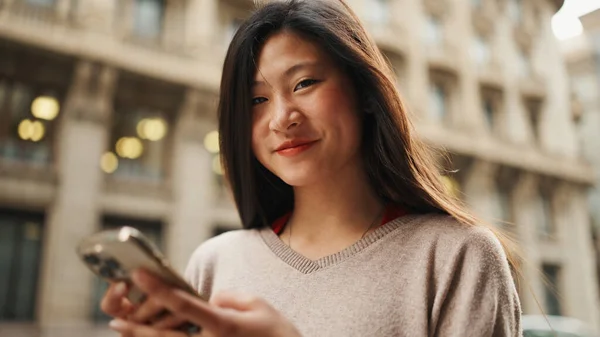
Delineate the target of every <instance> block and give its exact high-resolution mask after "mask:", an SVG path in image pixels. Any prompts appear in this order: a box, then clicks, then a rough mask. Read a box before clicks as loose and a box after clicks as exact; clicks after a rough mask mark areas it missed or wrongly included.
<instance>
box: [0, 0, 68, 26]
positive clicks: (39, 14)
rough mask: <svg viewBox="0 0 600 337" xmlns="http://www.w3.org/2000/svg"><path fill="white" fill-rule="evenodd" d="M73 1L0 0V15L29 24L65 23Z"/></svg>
mask: <svg viewBox="0 0 600 337" xmlns="http://www.w3.org/2000/svg"><path fill="white" fill-rule="evenodd" d="M73 4H74V1H65V0H54V1H32V0H29V1H28V0H0V17H2V16H10V17H11V18H13V19H17V20H19V21H23V22H24V23H25V24H29V25H54V24H57V23H59V24H66V23H68V22H69V21H70V19H71V18H72V15H73V13H72V10H71V9H72V5H73Z"/></svg>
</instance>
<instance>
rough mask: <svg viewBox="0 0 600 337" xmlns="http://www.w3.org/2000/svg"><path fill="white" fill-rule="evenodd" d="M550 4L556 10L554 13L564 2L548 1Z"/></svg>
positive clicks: (563, 0) (562, 0)
mask: <svg viewBox="0 0 600 337" xmlns="http://www.w3.org/2000/svg"><path fill="white" fill-rule="evenodd" d="M550 3H551V4H552V5H553V6H554V8H556V12H558V11H559V10H560V9H561V8H562V6H563V5H564V4H565V0H550Z"/></svg>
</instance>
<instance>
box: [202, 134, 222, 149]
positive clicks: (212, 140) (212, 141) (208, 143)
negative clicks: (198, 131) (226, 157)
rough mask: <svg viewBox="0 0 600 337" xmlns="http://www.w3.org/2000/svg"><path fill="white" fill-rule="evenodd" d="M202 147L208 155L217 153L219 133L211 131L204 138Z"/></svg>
mask: <svg viewBox="0 0 600 337" xmlns="http://www.w3.org/2000/svg"><path fill="white" fill-rule="evenodd" d="M204 147H205V148H206V150H207V151H208V152H210V153H219V151H220V149H219V131H216V130H215V131H211V132H209V133H207V134H206V136H205V137H204Z"/></svg>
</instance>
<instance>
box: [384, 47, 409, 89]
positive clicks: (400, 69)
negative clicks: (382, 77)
mask: <svg viewBox="0 0 600 337" xmlns="http://www.w3.org/2000/svg"><path fill="white" fill-rule="evenodd" d="M382 52H383V54H384V56H385V57H386V58H387V59H388V62H389V63H390V65H391V67H392V70H393V71H394V74H395V75H396V83H397V84H398V86H402V84H403V83H405V81H406V78H405V77H406V75H405V72H406V66H405V61H404V58H403V57H402V56H401V55H399V54H398V53H396V52H390V51H385V50H382Z"/></svg>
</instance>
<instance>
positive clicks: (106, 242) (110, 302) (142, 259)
mask: <svg viewBox="0 0 600 337" xmlns="http://www.w3.org/2000/svg"><path fill="white" fill-rule="evenodd" d="M77 254H78V255H79V257H80V258H81V260H82V261H83V262H84V263H85V264H86V266H87V267H88V268H89V269H90V270H91V271H92V272H94V273H95V274H96V275H98V276H99V277H101V278H103V279H105V280H106V281H108V282H110V283H111V287H110V288H109V290H108V291H107V293H106V295H105V298H104V300H103V305H102V309H103V310H104V311H106V312H107V313H108V314H111V315H113V316H114V317H122V314H125V313H131V315H130V316H129V317H131V318H132V319H134V320H136V321H138V322H140V321H143V322H144V323H151V322H145V321H147V320H149V319H148V318H149V317H152V319H151V321H154V322H156V321H158V324H161V323H162V324H163V325H165V324H167V323H168V322H169V319H168V318H169V317H166V318H165V316H167V315H166V314H167V313H166V312H164V311H163V312H155V311H156V310H160V308H157V307H156V305H153V303H145V298H146V295H145V294H144V293H143V292H142V291H140V290H139V289H138V288H137V287H136V286H135V285H134V283H133V281H132V279H131V276H132V273H133V272H134V271H135V270H138V269H143V270H145V271H147V272H149V273H151V274H152V275H154V276H156V277H157V278H159V279H160V280H161V281H162V282H164V283H166V284H169V285H171V286H173V287H175V288H177V289H180V290H183V291H184V292H186V293H188V294H191V295H193V296H195V297H197V298H199V299H202V298H201V296H199V295H198V293H197V292H196V291H195V290H194V288H193V287H192V286H190V285H189V284H188V283H187V282H186V281H185V280H184V279H183V278H182V277H181V276H179V274H178V273H177V272H176V271H175V270H174V269H173V268H172V267H171V265H170V264H169V263H168V261H167V260H166V258H165V257H164V256H163V254H162V253H161V252H160V251H159V250H158V248H156V246H155V245H154V244H152V242H151V241H150V240H148V239H147V238H146V237H145V236H144V235H143V234H142V233H141V232H139V231H138V230H136V229H135V228H131V227H122V228H120V229H116V230H107V231H102V232H100V233H97V234H94V235H91V236H89V237H87V238H84V239H83V240H82V241H81V242H80V243H79V245H78V247H77ZM119 288H120V289H119ZM125 296H126V297H127V299H128V300H125V299H124V297H125ZM171 321H172V320H171ZM181 329H184V330H186V331H189V332H195V331H197V330H198V328H196V327H194V326H191V325H189V324H187V325H184V326H182V327H181Z"/></svg>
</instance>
